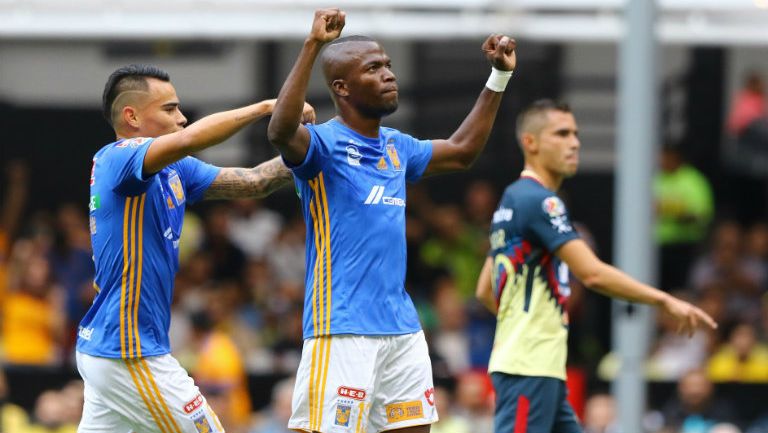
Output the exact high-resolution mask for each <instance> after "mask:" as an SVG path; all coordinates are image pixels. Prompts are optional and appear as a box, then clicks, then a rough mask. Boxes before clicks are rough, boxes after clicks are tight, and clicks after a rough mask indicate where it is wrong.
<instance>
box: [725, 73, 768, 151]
mask: <svg viewBox="0 0 768 433" xmlns="http://www.w3.org/2000/svg"><path fill="white" fill-rule="evenodd" d="M765 119H766V104H765V84H764V82H763V77H762V76H761V75H760V73H758V72H755V71H751V72H749V73H748V74H747V75H746V77H745V79H744V86H743V87H742V89H741V90H740V91H739V92H738V93H737V94H736V96H735V97H734V98H733V102H732V103H731V110H730V112H729V114H728V125H727V127H728V132H729V133H730V134H732V135H734V136H737V137H738V136H743V135H744V134H745V133H746V132H747V129H749V128H750V127H751V126H752V125H754V124H755V122H756V121H758V122H759V121H761V120H765ZM765 138H766V139H768V136H766V137H765ZM766 144H768V141H766Z"/></svg>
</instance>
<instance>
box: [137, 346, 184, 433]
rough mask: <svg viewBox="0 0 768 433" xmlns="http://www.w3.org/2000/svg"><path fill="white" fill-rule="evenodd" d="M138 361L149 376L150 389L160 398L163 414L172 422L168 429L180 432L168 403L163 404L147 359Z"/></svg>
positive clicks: (175, 432)
mask: <svg viewBox="0 0 768 433" xmlns="http://www.w3.org/2000/svg"><path fill="white" fill-rule="evenodd" d="M138 362H139V363H140V364H141V365H142V366H143V367H144V370H145V371H146V373H147V377H148V378H149V383H150V384H151V385H152V388H151V390H154V392H155V394H156V395H157V399H158V400H160V404H161V405H162V410H163V412H161V414H162V413H164V414H165V416H167V417H168V419H170V421H171V422H170V423H171V424H173V429H172V430H171V429H169V430H171V431H172V432H174V433H181V429H180V428H179V425H178V424H176V420H175V419H174V418H173V415H172V414H171V411H170V410H168V405H167V404H165V399H164V398H163V395H162V394H161V393H160V390H159V389H158V387H157V383H156V382H155V378H154V377H152V371H151V370H150V369H149V365H147V361H145V360H144V359H139V360H138Z"/></svg>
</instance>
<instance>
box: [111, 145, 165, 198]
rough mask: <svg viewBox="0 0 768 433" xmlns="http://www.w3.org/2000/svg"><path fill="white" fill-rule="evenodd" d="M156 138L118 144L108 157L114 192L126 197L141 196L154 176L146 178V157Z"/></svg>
mask: <svg viewBox="0 0 768 433" xmlns="http://www.w3.org/2000/svg"><path fill="white" fill-rule="evenodd" d="M152 141H154V138H143V137H138V138H129V139H125V140H121V141H118V142H116V143H115V144H114V145H113V147H112V149H110V151H109V154H108V156H107V164H108V166H109V170H108V173H109V174H108V176H110V177H112V181H113V185H114V186H113V187H112V189H113V191H115V192H116V193H118V194H120V195H124V196H133V195H137V194H141V193H142V192H144V191H146V190H147V188H148V187H149V180H150V179H151V178H152V176H154V175H150V176H147V177H146V178H145V177H144V174H143V171H144V156H145V155H146V154H147V150H148V149H149V146H150V145H151V144H152Z"/></svg>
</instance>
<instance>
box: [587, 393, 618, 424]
mask: <svg viewBox="0 0 768 433" xmlns="http://www.w3.org/2000/svg"><path fill="white" fill-rule="evenodd" d="M616 430H617V426H616V401H615V400H614V399H613V396H611V395H610V394H595V395H593V396H591V397H589V399H588V400H587V404H586V407H585V409H584V433H615V432H616Z"/></svg>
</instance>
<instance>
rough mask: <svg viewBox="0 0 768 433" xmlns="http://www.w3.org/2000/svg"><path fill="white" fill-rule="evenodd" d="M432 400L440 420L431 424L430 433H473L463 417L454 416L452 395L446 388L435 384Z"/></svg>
mask: <svg viewBox="0 0 768 433" xmlns="http://www.w3.org/2000/svg"><path fill="white" fill-rule="evenodd" d="M434 401H435V405H436V407H437V413H439V414H440V421H438V422H437V423H435V424H432V429H431V430H430V433H473V430H472V425H471V424H469V423H468V422H467V420H465V419H464V418H462V417H459V416H456V410H455V409H454V407H453V402H454V396H453V395H452V394H451V392H450V391H449V390H448V389H447V388H444V387H442V386H436V387H435V394H434Z"/></svg>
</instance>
